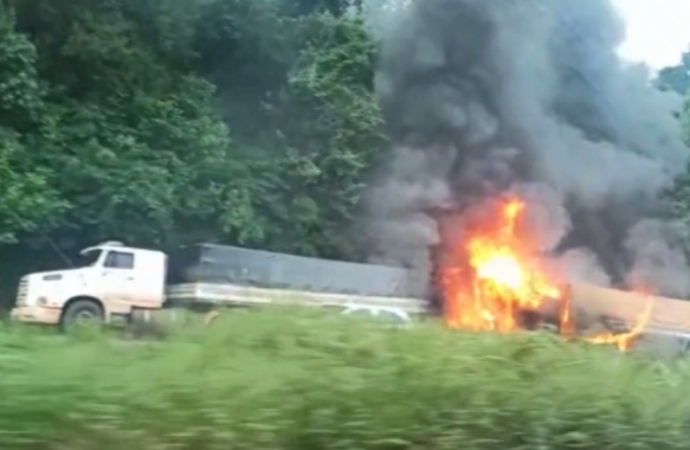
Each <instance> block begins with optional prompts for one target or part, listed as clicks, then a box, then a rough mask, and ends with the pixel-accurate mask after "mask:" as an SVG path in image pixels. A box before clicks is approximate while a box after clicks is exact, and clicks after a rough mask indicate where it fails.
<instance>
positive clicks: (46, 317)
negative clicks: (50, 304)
mask: <svg viewBox="0 0 690 450" xmlns="http://www.w3.org/2000/svg"><path fill="white" fill-rule="evenodd" d="M60 314H61V310H60V309H58V308H46V307H42V306H20V307H16V308H13V309H12V311H11V312H10V319H11V320H13V321H16V322H28V323H45V324H51V325H55V324H57V323H59V322H60Z"/></svg>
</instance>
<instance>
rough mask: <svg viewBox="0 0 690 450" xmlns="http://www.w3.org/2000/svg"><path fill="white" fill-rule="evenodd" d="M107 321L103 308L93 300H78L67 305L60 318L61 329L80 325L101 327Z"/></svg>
mask: <svg viewBox="0 0 690 450" xmlns="http://www.w3.org/2000/svg"><path fill="white" fill-rule="evenodd" d="M104 322H105V316H104V314H103V309H102V308H101V306H100V305H98V304H97V303H96V302H94V301H92V300H76V301H74V302H73V303H70V304H69V305H68V306H67V309H66V310H65V312H64V313H63V315H62V318H61V319H60V329H61V330H62V331H69V330H71V329H74V328H77V327H80V326H93V327H98V328H100V327H101V326H102V325H103V324H104Z"/></svg>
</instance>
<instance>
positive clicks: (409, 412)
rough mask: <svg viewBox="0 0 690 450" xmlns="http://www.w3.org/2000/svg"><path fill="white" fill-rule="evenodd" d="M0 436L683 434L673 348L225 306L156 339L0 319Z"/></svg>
mask: <svg viewBox="0 0 690 450" xmlns="http://www.w3.org/2000/svg"><path fill="white" fill-rule="evenodd" d="M0 370H1V372H0V448H2V449H13V450H14V449H17V450H19V449H51V450H52V449H55V450H57V449H69V450H92V449H93V450H96V449H98V450H121V449H126V450H132V449H147V450H153V449H189V450H192V449H194V450H206V449H223V450H227V449H235V450H240V449H252V450H255V449H294V450H309V449H343V450H344V449H382V450H393V449H425V450H426V449H433V450H443V449H458V448H468V449H469V448H471V449H478V450H484V449H487V450H488V449H496V450H499V449H500V450H506V449H543V450H548V449H558V450H567V449H584V450H588V449H592V450H602V449H609V450H615V449H633V448H635V449H655V450H660V449H681V448H683V449H684V448H686V447H687V443H688V442H690V428H688V424H687V420H688V417H690V405H687V404H686V403H685V401H684V400H685V398H686V397H687V394H688V393H689V392H690V389H689V388H688V387H687V385H686V383H685V380H687V379H688V369H687V367H686V366H685V364H684V363H682V362H679V363H676V364H674V365H668V364H661V363H658V362H652V361H647V360H644V359H642V358H641V357H637V356H634V355H623V354H618V353H616V352H614V351H609V350H608V349H602V348H592V347H587V346H580V345H577V344H566V343H563V342H560V341H559V340H558V339H557V338H551V337H548V336H540V335H534V334H527V333H524V334H514V335H509V336H500V335H491V334H475V333H459V332H449V331H445V330H442V329H440V328H439V327H435V326H433V325H422V326H419V327H415V328H414V329H412V330H400V329H396V328H388V327H385V326H381V325H380V324H374V323H368V322H362V321H359V320H352V319H348V318H343V317H339V316H323V315H316V314H315V313H301V312H300V313H296V312H293V311H275V312H271V311H261V312H256V311H238V312H233V313H232V314H227V315H223V316H221V317H220V318H219V320H218V321H217V322H215V323H214V325H213V326H212V327H211V328H209V329H206V330H198V329H197V330H193V331H187V332H180V333H179V334H178V335H174V336H172V337H169V339H168V340H166V341H164V342H141V341H140V342H124V341H121V340H116V339H112V338H108V337H105V336H95V337H94V336H91V337H89V338H88V339H87V338H84V337H82V338H75V337H63V336H52V335H49V334H45V333H36V332H32V333H27V332H24V331H21V330H13V329H7V330H5V331H4V332H2V333H0Z"/></svg>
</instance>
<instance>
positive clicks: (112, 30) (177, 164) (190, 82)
mask: <svg viewBox="0 0 690 450" xmlns="http://www.w3.org/2000/svg"><path fill="white" fill-rule="evenodd" d="M357 4H358V3H357V2H352V1H344V0H343V1H341V0H335V1H333V0H251V1H250V0H197V1H194V2H189V1H183V0H74V1H70V2H55V1H53V0H4V1H3V2H2V3H1V5H2V7H3V9H2V16H0V244H4V247H3V248H2V250H3V252H5V254H8V255H9V254H12V255H14V256H13V259H14V261H15V264H14V265H13V270H14V272H16V273H15V275H16V274H18V273H19V272H21V271H26V270H33V269H35V268H38V267H46V266H49V265H50V264H49V262H50V261H53V260H55V259H56V258H55V255H60V254H63V253H65V254H70V253H73V252H74V251H76V250H77V249H78V248H80V247H82V246H84V245H87V244H91V243H93V242H94V241H98V240H103V239H120V240H124V241H126V242H128V243H131V244H139V245H147V246H154V245H155V246H162V247H163V248H170V247H174V246H176V245H179V244H183V243H187V242H193V241H202V240H203V241H214V242H221V243H231V244H241V245H249V246H254V247H261V248H267V249H275V250H285V251H291V252H298V253H304V254H313V255H324V256H332V257H349V258H357V257H359V256H360V252H359V249H358V246H357V243H356V240H355V239H353V237H352V234H351V233H348V231H349V230H350V228H351V226H352V225H353V223H354V218H355V217H356V214H357V210H358V207H359V201H360V197H361V194H362V189H363V186H364V184H365V181H366V179H367V176H368V173H369V168H370V167H371V166H372V164H373V163H374V162H375V160H376V158H377V157H378V155H380V154H381V151H382V149H383V148H384V146H385V145H386V143H385V139H384V137H383V135H382V134H381V128H382V127H381V115H380V112H379V110H378V106H377V103H376V100H375V98H374V95H373V87H372V80H373V67H374V64H373V60H374V55H375V51H376V48H375V45H374V43H373V42H372V41H371V40H370V38H369V36H368V35H367V34H366V33H365V31H364V28H363V25H362V23H361V22H360V21H359V20H358V19H357V16H356V14H355V15H353V14H345V12H347V11H354V10H356V7H357ZM353 8H354V9H353ZM8 245H9V246H8ZM6 275H7V273H3V274H0V276H2V278H8V277H7V276H6ZM6 281H7V280H6ZM7 282H9V281H7ZM13 282H14V281H12V283H13Z"/></svg>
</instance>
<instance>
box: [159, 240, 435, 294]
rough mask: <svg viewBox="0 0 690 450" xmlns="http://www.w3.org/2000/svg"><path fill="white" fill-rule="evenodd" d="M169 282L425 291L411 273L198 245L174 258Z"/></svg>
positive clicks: (330, 290)
mask: <svg viewBox="0 0 690 450" xmlns="http://www.w3.org/2000/svg"><path fill="white" fill-rule="evenodd" d="M168 283H169V284H183V283H213V284H234V285H239V286H253V287H262V288H272V289H286V290H300V291H309V292H323V293H334V294H351V295H362V296H380V297H416V298H419V297H420V296H421V295H423V292H419V291H420V289H419V288H418V287H417V288H415V286H419V285H420V283H419V282H418V280H416V279H415V277H414V274H413V273H412V272H410V271H408V270H405V269H401V268H395V267H387V266H380V265H370V264H360V263H352V262H345V261H333V260H324V259H318V258H309V257H304V256H295V255H288V254H283V253H273V252H267V251H263V250H251V249H247V248H241V247H233V246H224V245H213V244H197V245H193V246H189V247H185V248H182V249H180V250H178V251H176V252H173V253H171V254H170V258H169V261H168Z"/></svg>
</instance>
